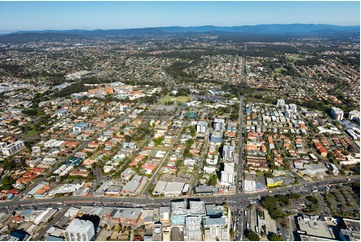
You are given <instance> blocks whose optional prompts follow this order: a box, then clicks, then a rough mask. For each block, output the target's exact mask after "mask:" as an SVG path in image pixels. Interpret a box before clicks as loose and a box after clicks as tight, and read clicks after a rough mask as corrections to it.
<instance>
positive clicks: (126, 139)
mask: <svg viewBox="0 0 361 242" xmlns="http://www.w3.org/2000/svg"><path fill="white" fill-rule="evenodd" d="M124 139H125V141H126V142H130V141H131V140H132V137H130V136H129V135H124Z"/></svg>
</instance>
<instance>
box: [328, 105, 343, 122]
mask: <svg viewBox="0 0 361 242" xmlns="http://www.w3.org/2000/svg"><path fill="white" fill-rule="evenodd" d="M331 115H332V117H333V118H334V119H336V120H338V121H341V120H342V119H343V111H342V110H341V109H339V108H336V107H332V108H331Z"/></svg>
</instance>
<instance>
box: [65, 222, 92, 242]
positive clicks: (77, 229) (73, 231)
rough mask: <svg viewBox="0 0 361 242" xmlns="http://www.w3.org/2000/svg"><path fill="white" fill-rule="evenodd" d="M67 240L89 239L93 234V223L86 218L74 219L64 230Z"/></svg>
mask: <svg viewBox="0 0 361 242" xmlns="http://www.w3.org/2000/svg"><path fill="white" fill-rule="evenodd" d="M64 233H65V239H66V240H68V241H90V240H93V239H94V238H93V237H94V235H95V230H94V224H93V223H92V222H90V221H88V220H80V219H77V218H76V219H74V220H73V221H72V222H71V223H70V224H69V226H68V227H67V228H66V230H65V232H64Z"/></svg>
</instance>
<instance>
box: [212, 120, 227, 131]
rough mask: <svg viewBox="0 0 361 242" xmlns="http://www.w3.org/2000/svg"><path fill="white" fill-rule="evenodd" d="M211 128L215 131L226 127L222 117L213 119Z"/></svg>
mask: <svg viewBox="0 0 361 242" xmlns="http://www.w3.org/2000/svg"><path fill="white" fill-rule="evenodd" d="M213 128H214V130H215V131H221V130H224V129H225V128H226V123H225V121H224V119H223V118H222V119H219V118H216V119H214V121H213Z"/></svg>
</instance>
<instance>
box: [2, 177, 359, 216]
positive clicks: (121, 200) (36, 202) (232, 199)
mask: <svg viewBox="0 0 361 242" xmlns="http://www.w3.org/2000/svg"><path fill="white" fill-rule="evenodd" d="M359 179H360V178H359V176H353V177H348V178H346V177H338V178H337V177H335V178H332V179H327V180H323V181H314V182H308V183H305V184H298V185H294V186H291V187H281V188H275V189H272V190H271V191H272V194H270V193H269V191H262V192H255V193H250V194H246V193H239V194H234V195H210V196H199V197H193V199H198V200H201V201H204V202H206V203H223V202H227V203H229V204H230V205H232V206H247V205H248V204H249V203H250V201H253V200H256V199H260V198H261V197H264V196H270V195H276V194H287V193H293V192H294V193H300V192H301V191H302V190H303V191H304V192H307V193H311V192H312V190H313V189H314V186H317V187H318V188H319V189H320V188H324V187H326V186H328V185H332V184H334V185H336V184H340V183H351V182H356V181H359ZM186 198H187V197H186V196H184V197H169V198H147V197H95V196H84V197H60V198H43V199H34V198H28V199H24V200H20V201H17V200H16V201H14V200H13V201H4V202H1V203H0V209H2V210H4V209H16V208H18V207H20V206H24V207H29V206H49V205H55V206H59V207H61V206H63V205H69V206H73V205H111V206H129V207H145V206H146V205H148V204H150V205H151V204H153V205H155V206H166V205H169V203H170V202H171V201H172V200H174V199H186Z"/></svg>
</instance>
